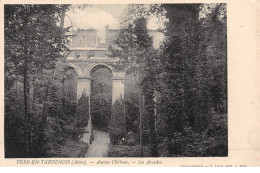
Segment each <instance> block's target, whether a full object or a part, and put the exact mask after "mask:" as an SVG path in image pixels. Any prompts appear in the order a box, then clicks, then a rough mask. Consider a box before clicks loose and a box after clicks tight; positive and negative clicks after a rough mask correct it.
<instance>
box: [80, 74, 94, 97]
mask: <svg viewBox="0 0 260 173" xmlns="http://www.w3.org/2000/svg"><path fill="white" fill-rule="evenodd" d="M91 81H92V79H91V78H89V77H88V78H87V77H78V78H77V100H78V99H80V97H81V96H82V93H83V92H85V93H86V95H87V96H88V97H89V96H90V94H91Z"/></svg>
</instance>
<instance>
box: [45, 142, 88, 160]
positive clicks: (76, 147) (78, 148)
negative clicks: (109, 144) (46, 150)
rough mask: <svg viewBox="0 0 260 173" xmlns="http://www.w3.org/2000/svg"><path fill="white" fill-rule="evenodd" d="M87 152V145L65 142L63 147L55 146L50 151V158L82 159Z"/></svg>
mask: <svg viewBox="0 0 260 173" xmlns="http://www.w3.org/2000/svg"><path fill="white" fill-rule="evenodd" d="M87 150H88V144H86V143H83V142H79V141H72V140H70V141H66V142H65V143H64V144H63V145H56V146H55V148H53V150H52V151H50V155H51V157H58V158H60V157H63V158H66V157H68V158H79V157H84V156H85V154H86V153H87Z"/></svg>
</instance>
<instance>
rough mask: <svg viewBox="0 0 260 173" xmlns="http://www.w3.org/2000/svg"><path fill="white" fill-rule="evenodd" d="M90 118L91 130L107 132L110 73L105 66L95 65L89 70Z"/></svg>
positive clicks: (109, 107) (109, 105)
mask: <svg viewBox="0 0 260 173" xmlns="http://www.w3.org/2000/svg"><path fill="white" fill-rule="evenodd" d="M90 75H91V77H92V79H93V80H92V84H91V97H90V98H91V117H92V124H93V128H94V129H96V130H102V131H107V130H108V125H109V120H110V117H111V106H112V79H111V78H112V76H113V75H112V71H111V69H110V68H109V67H108V66H107V65H102V64H99V65H96V66H94V67H93V68H92V69H91V70H90Z"/></svg>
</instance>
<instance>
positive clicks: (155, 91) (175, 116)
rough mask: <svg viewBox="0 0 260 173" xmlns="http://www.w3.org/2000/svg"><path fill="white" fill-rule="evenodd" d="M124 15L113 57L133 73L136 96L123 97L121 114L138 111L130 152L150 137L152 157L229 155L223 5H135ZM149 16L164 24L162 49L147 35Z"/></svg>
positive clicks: (113, 46) (224, 8) (224, 7)
mask: <svg viewBox="0 0 260 173" xmlns="http://www.w3.org/2000/svg"><path fill="white" fill-rule="evenodd" d="M128 11H130V12H131V14H129V15H128V16H127V17H126V19H125V21H123V24H122V29H121V30H120V32H119V34H118V35H117V38H116V39H115V41H114V42H113V44H112V45H111V46H110V50H111V51H112V55H113V54H114V55H115V56H119V57H120V58H121V60H122V64H123V68H125V69H127V68H128V69H129V68H130V69H132V72H136V74H138V75H137V82H136V83H137V84H136V90H138V91H139V96H138V95H136V94H132V97H135V99H133V98H131V100H132V101H130V100H129V101H128V98H127V97H126V105H127V106H126V107H129V108H130V109H128V108H126V115H128V114H131V112H132V111H134V112H137V109H136V108H138V109H139V110H138V113H139V117H136V116H133V117H132V119H133V118H134V117H135V118H136V119H135V120H131V121H130V123H133V122H135V123H136V124H137V126H139V131H134V134H135V135H132V136H136V135H139V139H140V140H141V141H140V140H139V141H138V140H135V142H134V144H133V143H132V144H131V145H137V144H138V143H140V144H141V146H142V145H146V144H145V143H144V142H143V138H144V139H145V138H146V137H147V138H146V139H148V141H149V142H148V146H149V148H150V154H151V156H153V157H156V156H168V157H172V156H187V157H188V156H227V123H226V119H227V116H226V115H227V114H226V112H227V105H226V104H227V71H226V70H227V47H226V45H227V38H226V4H185V5H184V4H178V5H177V4H171V5H170V4H163V5H151V6H150V7H149V8H148V9H147V6H146V5H142V4H138V5H130V6H129V10H128ZM132 13H134V14H132ZM151 14H153V15H161V14H165V17H166V19H167V22H166V23H165V28H164V29H163V32H164V34H165V36H166V38H165V40H164V42H163V43H162V44H161V47H160V49H159V50H154V49H153V48H152V47H151V45H152V44H151V37H150V36H149V35H148V30H147V28H146V18H147V17H149V15H151ZM127 23H128V24H127ZM138 97H139V99H138ZM134 100H135V101H134ZM136 100H139V101H136ZM127 117H128V116H127ZM212 117H222V119H224V120H225V121H224V122H223V124H222V125H220V124H219V123H218V121H221V119H220V118H219V119H218V118H217V121H213V120H212ZM130 119H131V118H130ZM138 119H139V120H138ZM215 119H216V118H215ZM127 122H128V121H127ZM126 126H129V125H126ZM130 126H132V127H133V125H130ZM133 129H136V128H133ZM128 133H130V134H133V130H130V129H127V131H126V132H125V136H127V134H128ZM146 135H147V136H146ZM135 139H136V137H135ZM145 141H147V140H145ZM126 144H127V142H126Z"/></svg>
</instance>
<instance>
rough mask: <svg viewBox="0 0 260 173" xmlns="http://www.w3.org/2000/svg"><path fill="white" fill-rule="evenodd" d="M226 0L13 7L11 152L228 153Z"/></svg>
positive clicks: (7, 110) (9, 13)
mask: <svg viewBox="0 0 260 173" xmlns="http://www.w3.org/2000/svg"><path fill="white" fill-rule="evenodd" d="M227 76H228V73H227V4H226V3H207V4H206V3H185V4H181V3H179V4H177V3H172V4H169V3H161V4H151V3H150V4H5V5H4V152H5V153H4V157H5V158H90V157H91V158H93V157H95V158H102V157H111V158H120V157H123V158H129V157H139V158H151V157H152V158H154V157H155V158H158V157H170V158H174V157H228V156H229V152H228V94H227V90H228V87H227V83H228V82H227Z"/></svg>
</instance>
